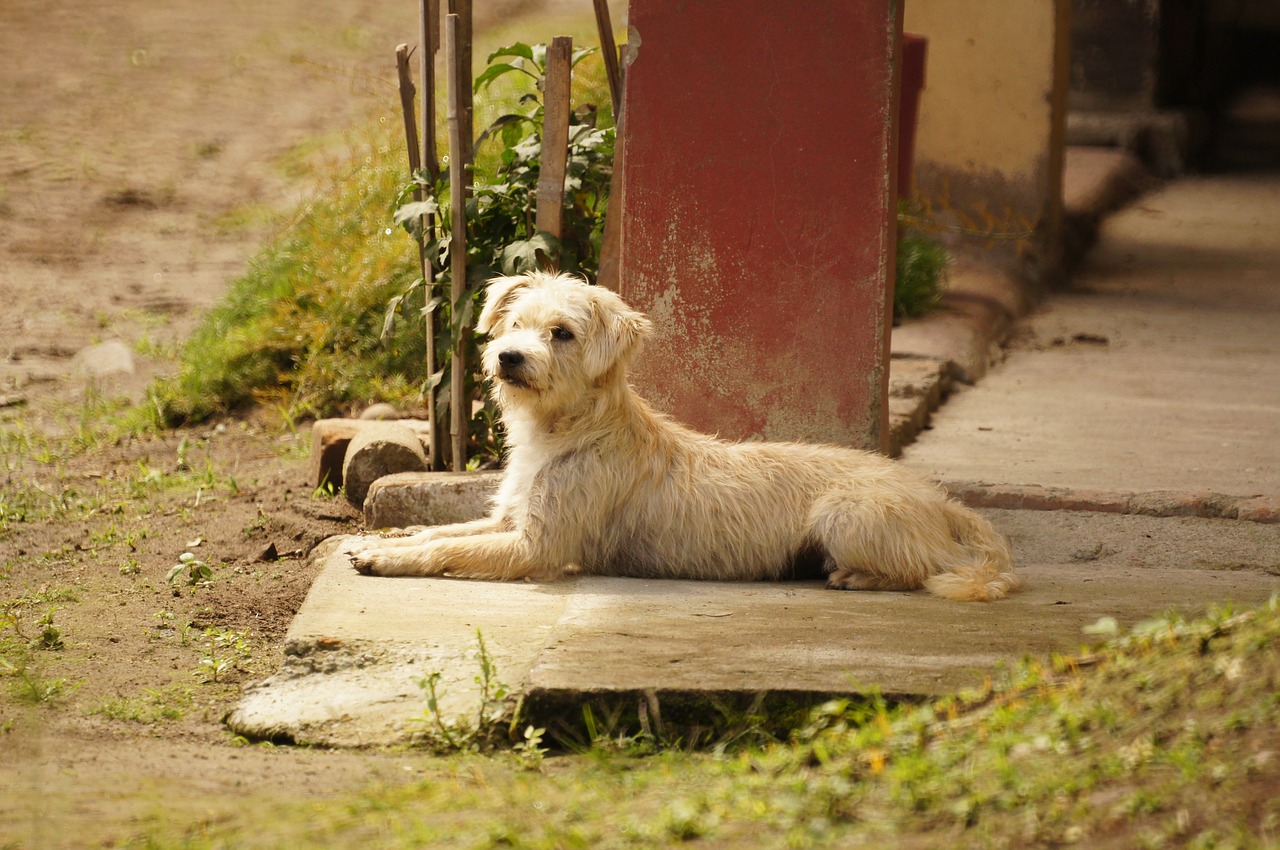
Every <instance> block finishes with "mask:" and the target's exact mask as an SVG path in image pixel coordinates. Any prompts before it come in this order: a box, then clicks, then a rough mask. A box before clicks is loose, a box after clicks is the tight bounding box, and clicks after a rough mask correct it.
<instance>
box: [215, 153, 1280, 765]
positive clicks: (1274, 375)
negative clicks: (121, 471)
mask: <svg viewBox="0 0 1280 850" xmlns="http://www.w3.org/2000/svg"><path fill="white" fill-rule="evenodd" d="M1092 161H1093V162H1094V163H1096V162H1098V161H1099V160H1097V159H1094V160H1092ZM1089 179H1096V175H1090V176H1089ZM1101 185H1102V188H1103V190H1101V191H1097V192H1094V196H1096V197H1098V198H1105V197H1106V194H1107V193H1106V191H1105V180H1104V181H1103V184H1101ZM1077 188H1078V187H1077ZM1078 194H1080V193H1078ZM1084 194H1088V193H1087V192H1086V193H1084ZM1099 203H1100V202H1099ZM1277 213H1280V181H1277V180H1276V179H1274V178H1267V179H1256V178H1255V179H1248V180H1241V179H1220V180H1210V179H1205V178H1201V179H1189V180H1184V181H1181V182H1178V183H1173V184H1171V185H1169V186H1167V187H1165V188H1164V189H1163V190H1161V191H1159V192H1157V193H1155V194H1153V195H1151V196H1149V197H1147V198H1144V199H1143V200H1142V202H1140V203H1139V204H1138V205H1136V206H1134V207H1131V208H1130V209H1128V210H1126V211H1124V212H1122V213H1120V214H1119V215H1117V216H1115V217H1114V218H1113V219H1111V220H1109V221H1108V222H1107V223H1106V225H1105V226H1104V227H1103V228H1102V230H1101V240H1100V242H1099V245H1098V247H1097V249H1096V250H1095V251H1094V253H1093V255H1092V256H1091V258H1090V259H1089V261H1088V262H1087V264H1086V265H1085V266H1084V267H1083V268H1082V270H1081V271H1080V273H1079V274H1078V276H1077V277H1076V280H1075V283H1074V285H1073V286H1072V287H1071V289H1070V290H1069V291H1067V292H1064V293H1061V294H1059V295H1056V296H1054V297H1052V298H1050V300H1049V301H1048V303H1047V304H1045V305H1043V306H1042V308H1041V309H1039V310H1038V311H1037V312H1036V313H1035V314H1034V315H1033V316H1032V317H1030V319H1029V320H1026V321H1024V322H1023V323H1021V324H1019V325H1017V326H1016V327H1015V329H1014V332H1013V333H1014V336H1013V340H1014V344H1013V346H1012V349H1011V353H1010V355H1009V357H1008V359H1007V361H1006V362H1004V363H1000V364H996V365H995V366H994V367H992V370H991V372H990V374H987V375H986V377H985V378H983V379H982V380H981V381H980V382H979V383H978V384H977V385H976V386H973V387H968V388H964V389H962V390H960V391H959V392H957V393H956V394H955V396H954V398H952V399H951V400H950V401H949V402H948V403H947V404H946V405H945V406H944V407H943V408H942V410H941V412H940V413H939V414H938V415H937V416H936V417H935V419H934V422H933V427H932V428H931V429H930V430H925V431H923V432H922V434H921V437H920V439H919V442H918V443H916V444H915V445H914V446H911V447H909V448H908V449H907V450H906V453H905V462H907V463H908V464H910V465H912V466H914V467H916V468H917V469H920V470H923V471H925V472H926V473H929V474H930V475H932V476H934V477H937V478H939V479H942V480H944V481H949V482H951V484H952V486H953V487H954V488H955V489H956V490H957V492H959V493H960V494H961V495H963V496H965V497H966V498H968V499H969V500H970V501H972V502H977V503H979V504H987V505H990V506H994V508H999V507H1001V506H1005V505H1009V506H1028V505H1031V506H1035V507H1040V508H1070V509H1071V510H1069V511H1068V510H1057V511H1054V510H1037V511H1025V510H1024V511H1009V510H998V509H994V508H988V509H984V512H985V513H986V514H987V515H988V516H990V517H991V518H992V520H993V521H994V522H995V524H996V525H997V527H998V528H1000V529H1001V530H1002V531H1003V532H1004V533H1005V534H1006V535H1008V536H1009V538H1010V540H1011V543H1012V545H1013V547H1014V552H1015V557H1016V559H1017V561H1018V564H1019V570H1020V571H1021V573H1022V575H1023V576H1024V578H1025V579H1026V582H1027V588H1026V590H1025V591H1024V592H1022V593H1020V594H1017V595H1015V596H1014V597H1012V598H1011V599H1009V600H1005V601H1002V602H999V603H992V604H988V605H983V604H976V603H955V602H947V601H943V600H939V599H935V598H932V597H929V596H928V595H926V594H923V593H913V594H903V593H840V592H834V591H827V590H825V589H823V588H822V587H821V586H820V585H818V584H816V583H806V582H791V583H780V584H724V583H696V582H661V581H641V580H631V579H605V578H591V579H574V580H569V581H564V582H561V583H558V584H550V585H536V584H498V583H487V582H463V581H452V580H443V579H383V578H369V577H362V576H359V575H357V574H356V573H355V572H354V570H353V569H352V568H351V567H350V565H349V563H348V562H347V560H346V558H345V557H342V556H341V555H337V554H328V555H326V554H324V553H323V552H321V553H318V556H319V557H324V558H325V562H324V566H323V571H322V572H321V574H320V577H319V578H318V579H317V581H316V583H315V585H314V587H313V588H312V591H311V593H310V595H309V596H308V598H307V600H306V603H305V604H304V606H303V608H302V610H301V611H300V612H299V614H298V616H297V618H296V619H295V621H294V623H293V625H292V627H291V628H290V631H289V634H288V638H287V642H286V656H285V659H284V663H283V666H282V669H281V671H280V672H279V673H278V674H277V675H276V676H273V677H272V678H270V679H268V680H266V681H265V682H262V683H260V684H258V685H256V686H254V687H251V688H250V689H248V690H247V691H246V693H245V695H244V698H243V700H242V701H241V703H240V705H239V706H238V708H237V709H236V711H235V712H233V714H232V715H231V717H230V718H229V723H230V725H231V727H232V728H233V729H235V730H236V731H237V732H239V733H240V734H244V735H246V736H249V737H252V738H269V739H279V740H291V741H296V742H299V743H311V744H320V745H338V746H353V745H354V746H360V745H365V746H368V745H386V744H399V743H405V742H407V741H410V740H412V739H413V738H414V736H415V734H417V733H418V732H420V730H421V729H422V725H421V723H420V722H418V721H420V720H421V719H422V717H423V712H424V711H425V709H426V694H425V693H424V691H423V689H422V687H421V686H420V685H419V682H420V681H421V680H422V679H423V678H424V677H426V676H428V675H430V674H431V673H436V672H438V673H440V674H441V679H440V683H441V686H442V687H443V689H444V690H445V692H446V695H445V697H444V698H443V699H442V701H441V707H442V710H443V711H444V712H445V713H446V714H474V712H475V711H476V709H477V702H478V687H477V685H476V681H475V680H476V677H477V676H478V675H479V671H480V661H479V657H478V649H477V638H476V633H477V631H479V632H480V633H481V634H482V635H483V637H484V640H485V642H486V646H487V649H488V652H489V654H490V656H491V658H492V659H493V661H494V663H495V664H496V665H497V670H498V674H497V675H498V678H499V679H500V680H501V681H503V682H504V683H506V684H507V685H508V686H510V687H511V688H512V690H513V692H515V693H518V694H520V695H522V696H523V697H525V698H526V699H527V700H528V702H527V705H528V706H530V707H531V708H532V710H533V712H534V716H533V717H531V718H530V719H531V720H532V721H533V722H536V723H540V724H542V725H547V724H550V723H553V722H554V721H555V720H556V717H554V716H538V715H537V712H538V711H539V710H542V711H545V712H551V713H553V714H554V712H557V711H562V710H568V711H571V712H577V711H580V706H581V705H582V704H584V703H585V704H589V703H591V702H592V701H594V700H600V699H610V698H615V699H622V700H633V701H643V702H644V703H645V704H646V705H654V706H657V705H661V704H662V703H663V701H664V700H676V701H679V700H687V698H688V697H690V695H692V696H694V697H700V698H703V699H704V700H705V701H706V702H707V703H708V704H709V705H711V706H713V707H714V706H715V705H717V704H723V703H722V701H723V700H724V699H727V698H731V697H735V696H737V697H742V696H747V697H749V696H750V695H751V694H755V693H758V692H767V693H774V694H781V695H798V696H801V697H812V698H815V699H816V698H821V697H823V696H825V695H830V694H843V693H857V692H865V690H866V689H867V688H869V687H875V688H877V689H879V690H880V691H882V692H885V693H889V694H899V695H925V694H938V693H944V692H949V691H954V690H956V689H959V688H963V687H966V686H970V685H974V684H977V683H979V682H980V681H981V680H982V678H983V676H984V675H986V674H988V673H989V672H990V671H991V670H992V669H993V667H994V666H995V665H998V664H999V663H1001V662H1003V661H1010V660H1016V659H1018V658H1020V657H1022V656H1024V655H1028V654H1032V655H1035V654H1045V653H1048V652H1051V651H1055V650H1062V651H1073V650H1075V649H1077V648H1078V647H1079V646H1080V645H1081V644H1082V643H1083V642H1085V640H1086V636H1085V635H1083V634H1082V631H1081V630H1082V628H1083V627H1085V626H1087V625H1089V624H1091V623H1094V622H1096V621H1097V620H1099V619H1100V618H1102V617H1113V618H1115V619H1116V620H1117V621H1118V622H1119V624H1120V626H1121V627H1122V628H1127V627H1129V626H1132V625H1133V624H1134V623H1135V622H1137V621H1139V620H1141V619H1145V618H1147V617H1149V616H1152V615H1155V614H1159V613H1162V612H1164V611H1167V610H1169V609H1180V610H1182V611H1185V612H1187V613H1189V614H1195V613H1199V612H1201V611H1203V610H1204V607H1205V606H1206V605H1207V604H1209V603H1212V602H1226V601H1234V602H1237V603H1241V604H1244V605H1256V604H1260V603H1262V602H1264V601H1265V600H1266V599H1267V598H1268V597H1269V596H1270V595H1271V594H1272V593H1274V592H1276V591H1277V590H1278V589H1280V524H1275V520H1276V519H1280V511H1277V510H1275V508H1276V506H1277V505H1280V330H1277V328H1280V278H1278V277H1277V276H1276V273H1275V269H1277V268H1280V238H1277V236H1276V230H1275V225H1274V221H1275V218H1276V214H1277ZM984 281H985V282H984ZM989 283H990V280H988V279H979V280H978V283H977V284H976V285H978V286H986V285H988V284H989ZM994 286H995V289H996V290H999V291H1002V292H1004V293H1006V295H1008V297H1007V298H1004V299H987V300H986V302H985V303H991V304H994V305H996V306H994V307H993V308H992V309H991V311H989V312H988V313H984V314H981V315H978V314H972V313H971V314H964V313H963V312H957V313H952V314H947V315H943V316H941V317H940V318H938V319H936V320H934V321H932V322H930V323H926V324H925V325H924V329H923V330H922V329H921V327H920V326H915V327H913V328H912V329H911V330H910V331H909V332H904V333H903V334H902V335H901V336H902V337H903V338H904V340H906V341H903V340H897V339H895V351H897V350H898V349H899V346H901V345H908V344H919V345H920V346H922V347H928V346H930V345H933V346H934V347H935V349H936V350H934V351H915V352H911V353H914V354H916V356H915V357H913V358H912V361H913V362H914V364H915V365H917V366H920V365H921V361H924V362H923V368H921V369H917V370H916V371H914V372H912V373H911V374H912V377H911V381H913V382H915V384H913V387H912V389H911V391H910V392H903V393H902V394H901V395H900V396H899V401H900V405H899V408H900V409H899V418H900V420H901V422H903V423H907V424H910V425H911V427H912V430H911V432H910V433H914V429H918V428H922V427H924V424H925V422H926V420H927V418H928V415H929V411H930V410H932V407H933V406H936V404H937V403H938V400H939V395H940V392H939V391H938V386H939V382H940V381H944V380H947V379H948V376H950V377H956V378H959V379H961V380H964V379H966V378H975V377H977V376H978V375H980V374H981V372H982V371H984V370H986V369H987V368H988V367H989V366H990V365H991V364H990V363H989V362H988V361H989V358H988V356H987V355H988V352H989V350H990V348H991V346H992V344H993V343H995V342H998V341H999V340H1000V339H1001V338H1002V336H1003V334H1004V333H1005V331H1006V329H1007V328H1008V327H1009V325H1010V324H1011V322H1012V321H1013V319H1015V318H1016V317H1017V315H1019V314H1020V313H1021V312H1023V311H1025V309H1026V307H1027V305H1026V303H1025V300H1024V299H1022V298H1021V296H1019V295H1018V293H1016V292H1009V289H1008V286H1007V281H1001V280H997V281H996V283H995V284H994ZM913 334H914V335H915V337H916V340H915V342H914V343H912V341H911V340H910V337H911V336H912V335H913ZM947 339H950V340H953V341H952V342H950V343H948V342H946V340H947ZM922 354H923V355H925V356H924V357H921V356H920V355H922ZM966 358H967V359H966ZM897 362H898V361H895V363H897ZM965 364H968V365H965ZM966 369H971V370H974V371H973V373H972V374H966V373H965V370H966ZM900 383H901V381H900ZM916 385H918V386H916ZM944 389H945V387H944ZM907 402H911V404H913V405H915V406H914V407H912V408H911V409H910V410H906V409H905V408H904V407H903V406H904V405H906V403H907ZM904 433H906V432H904ZM909 436H910V434H908V435H907V439H909ZM907 439H904V440H903V442H907ZM1250 511H1252V513H1250ZM1141 514H1148V515H1141ZM1160 517H1165V518H1160ZM1224 517H1246V518H1252V519H1255V520H1270V522H1264V521H1244V520H1241V519H1228V518H1224ZM371 524H372V525H378V524H381V523H378V522H376V521H375V522H373V523H371Z"/></svg>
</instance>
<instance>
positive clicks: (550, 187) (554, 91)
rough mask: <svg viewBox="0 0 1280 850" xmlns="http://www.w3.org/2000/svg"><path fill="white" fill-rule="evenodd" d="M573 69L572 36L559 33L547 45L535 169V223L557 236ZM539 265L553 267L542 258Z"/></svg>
mask: <svg viewBox="0 0 1280 850" xmlns="http://www.w3.org/2000/svg"><path fill="white" fill-rule="evenodd" d="M572 69H573V39H572V38H569V37H568V36H558V37H557V38H555V39H553V40H552V42H551V46H550V47H548V48H547V73H546V77H545V80H546V82H545V83H544V86H543V88H544V91H543V99H542V108H543V109H542V114H543V120H542V167H541V169H540V170H539V172H538V214H537V221H536V226H537V229H538V230H540V231H546V232H547V233H550V234H551V235H552V236H554V237H555V238H556V239H559V238H560V236H561V232H562V231H563V229H564V228H563V222H564V175H565V170H566V168H567V167H568V159H569V106H570V104H569V100H570V93H569V84H570V79H571V73H572ZM541 265H543V266H547V267H555V266H556V265H558V263H557V262H556V261H555V260H551V259H547V258H542V262H541Z"/></svg>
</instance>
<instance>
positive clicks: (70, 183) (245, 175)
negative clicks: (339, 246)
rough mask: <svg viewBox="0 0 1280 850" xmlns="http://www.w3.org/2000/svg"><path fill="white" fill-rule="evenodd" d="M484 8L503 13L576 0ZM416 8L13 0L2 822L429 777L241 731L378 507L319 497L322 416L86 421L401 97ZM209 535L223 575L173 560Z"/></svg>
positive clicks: (43, 833)
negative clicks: (362, 130) (102, 426)
mask: <svg viewBox="0 0 1280 850" xmlns="http://www.w3.org/2000/svg"><path fill="white" fill-rule="evenodd" d="M477 5H478V6H481V8H479V9H478V10H477V13H476V14H477V21H476V24H477V28H481V27H484V26H487V25H492V24H494V23H495V22H496V23H506V22H509V21H510V20H512V19H515V18H521V17H527V16H529V15H531V14H532V13H534V12H537V11H539V10H540V9H545V8H548V7H554V8H558V7H557V4H556V3H530V2H519V0H513V2H495V3H491V4H477ZM567 5H568V4H567V3H563V4H560V6H567ZM578 5H580V6H581V7H582V12H583V13H584V14H587V15H589V14H590V11H589V9H590V4H588V3H585V2H583V3H580V4H578ZM416 26H417V4H416V3H407V2H406V3H396V4H387V3H371V2H356V3H352V2H334V0H310V2H305V3H304V2H299V0H281V1H280V2H276V3H269V4H261V3H245V2H238V0H237V2H232V3H207V2H195V0H175V1H174V2H169V3H165V4H159V5H157V4H154V3H150V2H138V0H129V1H128V2H115V3H105V2H89V3H68V2H53V3H47V2H35V0H6V2H5V4H4V8H3V10H2V11H0V55H3V56H5V57H6V61H5V62H4V63H3V67H0V294H2V296H3V300H4V302H5V303H4V310H3V311H0V460H3V462H4V466H3V467H2V468H0V484H2V486H3V490H2V491H0V603H2V604H3V606H4V607H3V609H2V610H0V615H2V617H3V618H2V619H0V625H3V626H4V628H3V629H0V639H4V640H8V641H9V642H10V643H9V644H8V645H9V647H10V648H12V647H14V646H16V645H17V644H18V643H21V644H22V645H23V646H25V645H27V644H28V643H30V642H31V641H32V640H33V638H36V637H37V636H38V637H40V638H41V640H36V643H37V644H38V645H39V646H40V648H38V649H35V650H31V651H30V652H29V653H25V654H23V653H19V654H14V653H6V654H5V655H4V656H3V657H4V658H7V659H9V661H8V663H9V664H10V666H13V665H14V664H15V662H16V660H17V659H19V657H20V656H22V658H23V660H21V663H19V664H18V666H19V667H20V668H21V669H9V670H5V671H4V672H5V673H7V674H8V675H6V676H3V677H0V681H3V683H4V684H5V685H6V686H8V685H9V684H13V686H14V687H13V689H9V688H7V687H6V688H5V689H0V788H2V789H5V791H4V793H3V794H0V846H5V847H8V846H14V845H13V844H11V843H10V842H14V843H16V844H17V845H18V846H25V842H27V841H29V842H30V845H29V846H62V845H76V844H88V845H97V844H109V843H111V842H113V841H115V840H117V839H120V838H122V837H127V836H128V835H129V834H130V833H131V832H133V831H134V826H133V825H136V824H137V823H139V819H140V818H141V819H144V820H145V818H146V816H147V813H148V812H153V813H154V812H157V811H165V812H167V813H170V814H173V813H175V812H177V813H179V815H180V816H182V813H189V814H190V817H191V818H193V819H196V820H197V821H198V820H199V819H201V818H215V819H216V817H217V816H218V812H219V811H221V810H225V809H226V808H228V807H231V806H233V805H234V801H235V800H236V799H237V798H238V797H243V796H246V795H248V796H253V795H259V796H263V797H267V798H269V797H271V796H273V795H291V796H292V797H293V798H294V799H296V798H297V797H299V796H301V797H303V798H305V797H308V796H311V795H323V794H327V793H331V792H335V793H336V792H339V791H343V790H351V789H356V788H360V787H364V786H365V785H367V783H368V782H369V781H370V780H371V779H374V778H379V777H382V778H387V777H389V776H403V775H404V766H403V764H402V763H401V762H402V761H403V759H401V758H399V757H397V756H389V755H384V756H377V755H357V754H336V753H318V752H308V751H283V750H282V751H271V750H265V749H262V748H258V747H252V748H247V747H241V746H237V743H239V742H236V741H234V740H233V738H232V736H231V735H230V733H228V732H227V731H226V729H225V727H223V725H222V723H221V720H222V717H223V715H224V714H225V713H226V711H227V710H228V709H229V707H230V705H231V704H232V703H233V701H234V699H235V698H236V696H237V694H238V691H239V686H240V685H241V684H242V683H243V682H245V681H248V680H251V679H253V678H259V677H261V676H264V675H266V674H267V673H269V672H270V671H271V670H272V669H273V668H274V667H275V666H276V664H277V662H278V659H279V657H280V652H281V642H282V637H283V634H284V631H285V629H286V628H287V626H288V623H289V620H290V618H291V617H292V615H293V613H294V612H295V611H296V610H297V607H298V605H299V604H300V603H301V600H302V598H303V596H304V595H305V593H306V591H307V588H308V587H309V585H310V581H311V578H312V570H311V568H310V567H309V565H308V563H307V560H306V557H305V555H306V553H307V552H308V551H309V550H310V548H311V547H312V546H314V545H315V543H317V542H318V541H319V540H321V539H323V538H324V537H326V536H328V535H331V534H334V533H338V532H343V531H349V530H352V529H353V528H355V527H356V526H357V525H358V522H359V518H358V515H357V513H356V512H355V511H354V510H353V509H352V508H350V507H349V506H348V505H347V504H346V503H345V502H344V501H342V500H340V499H337V500H335V499H331V498H314V497H313V495H314V494H313V485H312V482H309V481H308V474H309V470H308V464H307V460H306V454H307V450H306V449H307V443H308V440H309V436H308V434H307V431H306V428H305V426H303V427H302V428H301V429H300V430H298V431H291V430H289V429H287V428H283V427H281V425H280V423H279V422H278V421H274V420H272V419H271V417H265V418H263V420H262V421H252V422H228V423H222V424H220V425H218V426H215V427H207V428H204V429H200V430H189V431H186V432H180V433H173V434H169V435H165V436H163V437H157V438H150V439H134V438H126V439H124V440H121V441H119V442H108V443H105V444H99V443H97V442H96V441H95V440H94V439H93V438H90V437H89V436H88V432H86V431H85V430H84V429H83V428H82V427H81V426H82V423H83V422H84V420H85V418H86V417H87V416H89V415H90V414H91V413H93V412H94V411H95V410H98V409H101V408H103V407H107V408H110V407H113V406H116V405H119V404H121V403H123V401H124V400H137V399H139V398H141V397H142V395H143V392H144V389H145V387H146V385H147V382H148V381H149V380H150V379H151V378H152V377H153V376H154V375H156V374H158V373H160V372H163V371H164V370H165V369H170V368H172V367H173V354H174V352H175V351H176V346H177V344H178V343H179V341H180V340H182V339H183V338H184V337H185V336H186V335H187V334H188V333H189V332H190V331H191V329H192V328H193V327H194V326H195V323H196V322H197V321H198V319H199V316H200V315H201V312H202V311H203V310H205V309H206V308H208V307H210V306H211V305H213V304H214V303H216V301H217V300H218V299H219V297H220V296H221V295H222V293H224V292H225V291H226V289H227V288H228V286H229V285H230V283H231V282H232V281H233V280H234V279H235V278H236V276H237V275H238V274H239V273H240V272H241V271H242V270H243V269H245V267H246V264H247V262H248V261H249V259H250V258H251V257H252V255H253V254H254V252H255V250H256V249H257V247H258V246H259V245H260V244H261V242H262V240H263V239H264V238H265V237H266V236H268V235H269V234H270V233H271V232H272V230H273V229H274V228H278V227H280V226H282V218H281V215H280V214H281V213H282V212H284V211H287V209H288V208H289V205H290V203H291V201H293V200H295V199H296V198H297V197H298V196H299V194H300V193H304V192H306V191H308V190H310V189H311V188H312V187H311V186H309V185H306V180H305V177H304V178H299V176H298V175H299V174H300V173H305V171H304V169H302V168H301V167H300V165H301V163H302V161H303V160H304V159H305V158H306V157H307V156H308V155H309V154H310V153H312V152H314V151H316V150H319V149H323V148H324V147H325V146H326V145H329V146H333V145H337V146H341V145H342V144H344V141H343V138H344V135H343V134H344V132H346V131H347V130H348V128H350V127H351V126H353V125H355V124H357V123H358V122H361V121H368V120H375V119H376V118H377V117H381V118H383V119H384V120H394V121H399V113H398V98H397V94H396V88H395V84H394V61H393V56H394V47H395V45H396V44H397V43H399V42H414V41H416V38H415V35H414V33H415V30H416ZM113 340H118V341H120V342H122V343H123V345H124V347H125V348H126V349H127V350H128V351H129V352H131V354H132V359H133V364H132V369H131V370H125V371H121V372H116V373H113V374H110V375H108V376H106V377H99V378H88V377H86V367H85V364H84V357H83V355H82V356H81V357H77V356H76V355H77V353H78V352H80V351H81V350H82V349H84V348H85V347H87V346H90V345H93V344H96V343H101V342H108V341H113ZM67 440H69V441H70V444H71V445H80V446H86V445H87V450H84V451H80V450H76V451H68V450H66V449H65V446H67V445H68V443H67V442H60V441H67ZM184 552H190V553H192V555H194V556H195V558H196V560H198V561H201V562H203V563H205V564H207V565H208V566H209V568H210V571H211V576H210V577H209V580H208V583H207V584H201V583H196V584H190V583H188V581H187V577H188V575H189V570H188V571H187V572H184V573H183V574H182V576H181V577H180V578H179V580H178V582H177V584H176V585H174V586H171V584H170V583H169V582H168V581H166V576H167V574H168V572H169V570H170V568H171V567H172V566H173V565H175V564H177V563H178V562H179V561H178V559H179V557H180V556H181V555H182V553H184ZM50 612H52V621H51V622H52V627H53V629H54V630H55V631H54V632H53V633H50V632H49V631H48V630H47V629H46V626H47V625H49V624H48V623H41V622H40V620H41V619H42V618H44V617H46V615H48V614H50ZM209 630H211V631H209ZM24 688H25V690H24ZM174 789H181V790H180V792H178V793H175V790H174ZM220 807H222V808H220Z"/></svg>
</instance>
